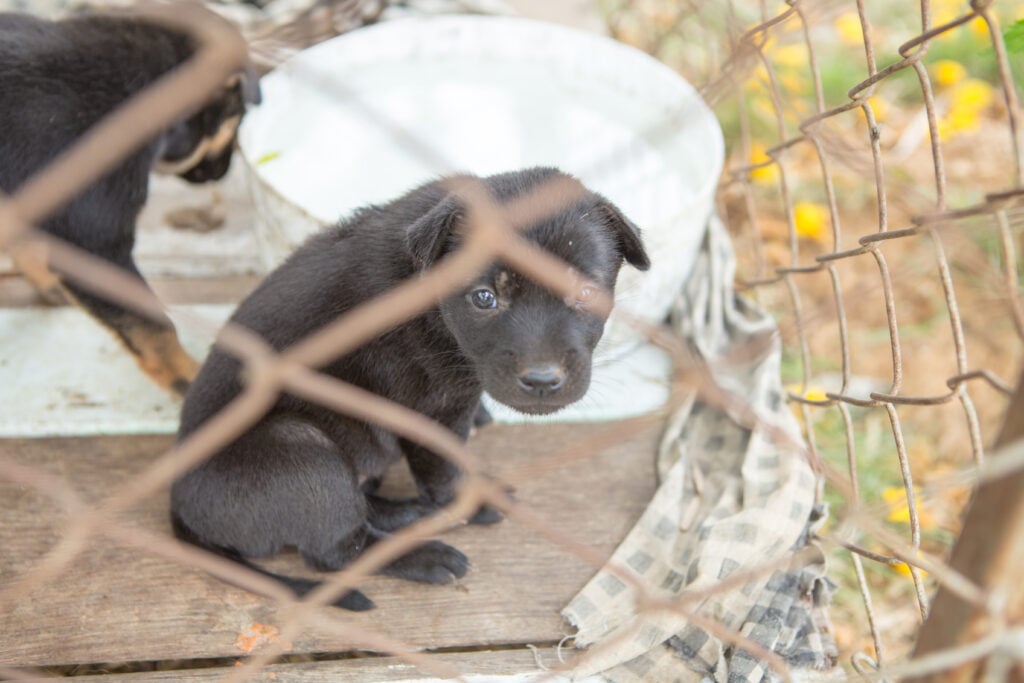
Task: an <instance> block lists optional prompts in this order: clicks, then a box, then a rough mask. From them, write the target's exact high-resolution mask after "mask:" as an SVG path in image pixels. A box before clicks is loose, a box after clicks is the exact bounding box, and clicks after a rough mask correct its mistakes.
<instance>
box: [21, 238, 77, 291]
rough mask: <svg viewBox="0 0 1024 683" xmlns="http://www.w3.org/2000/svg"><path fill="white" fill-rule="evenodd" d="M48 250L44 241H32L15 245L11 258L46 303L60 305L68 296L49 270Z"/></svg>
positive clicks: (55, 275) (58, 280)
mask: <svg viewBox="0 0 1024 683" xmlns="http://www.w3.org/2000/svg"><path fill="white" fill-rule="evenodd" d="M49 252H50V250H49V249H48V248H47V246H46V243H45V242H37V241H32V242H27V243H25V244H23V245H20V246H18V247H15V249H14V252H13V254H12V255H11V258H12V259H13V260H14V267H15V268H17V269H18V272H19V273H21V274H22V275H23V276H24V277H25V279H26V280H28V281H29V283H31V285H32V286H33V287H35V289H36V291H37V292H39V296H41V297H42V298H43V300H44V301H46V303H48V304H50V305H51V306H60V305H62V304H65V303H67V302H68V296H67V292H66V290H65V289H64V285H63V283H62V282H61V281H60V278H59V277H57V274H56V273H54V272H53V271H52V270H50V265H49V261H50V253H49Z"/></svg>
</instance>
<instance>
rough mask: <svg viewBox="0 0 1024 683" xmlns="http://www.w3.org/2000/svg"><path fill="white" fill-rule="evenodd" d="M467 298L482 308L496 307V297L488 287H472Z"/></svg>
mask: <svg viewBox="0 0 1024 683" xmlns="http://www.w3.org/2000/svg"><path fill="white" fill-rule="evenodd" d="M469 300H470V301H472V302H473V305H474V306H476V307H477V308H482V309H484V310H488V309H493V308H497V307H498V297H497V296H495V295H494V292H492V291H491V290H489V289H474V290H473V291H472V292H470V294H469Z"/></svg>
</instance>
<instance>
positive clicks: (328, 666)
mask: <svg viewBox="0 0 1024 683" xmlns="http://www.w3.org/2000/svg"><path fill="white" fill-rule="evenodd" d="M428 657H429V659H430V660H431V661H432V662H434V663H436V664H444V665H445V666H448V667H451V668H453V669H455V670H457V671H459V672H460V673H461V674H462V675H464V676H467V677H470V679H469V680H470V681H473V677H476V676H486V677H487V681H488V683H498V681H502V682H505V681H508V682H509V683H512V682H513V681H525V680H526V679H527V678H532V676H530V674H531V672H535V673H536V675H540V674H541V673H542V672H543V671H544V669H543V668H541V667H547V668H554V667H556V666H558V663H559V660H558V654H557V652H556V651H555V650H554V649H553V648H539V649H537V650H535V651H534V650H530V649H527V648H525V647H520V648H517V649H513V650H501V651H496V652H493V651H483V652H460V653H444V654H431V655H428ZM511 672H516V674H518V676H516V675H509V674H510V673H511ZM225 673H226V671H225V669H224V668H223V667H220V668H204V669H190V670H182V669H175V670H165V671H147V672H141V673H131V674H99V675H90V676H72V677H71V680H77V681H82V682H83V683H84V682H85V681H92V682H94V683H163V682H165V681H166V682H171V681H189V683H204V682H206V681H217V680H221V679H222V678H223V677H224V675H225ZM497 676H502V678H494V677H497ZM505 676H508V677H507V678H505ZM424 678H425V679H436V676H433V675H431V674H430V673H429V672H426V671H424V670H423V669H421V668H419V667H416V666H415V665H413V664H410V663H409V662H407V661H404V660H402V659H399V658H397V657H374V656H371V657H366V658H359V659H346V660H338V661H317V662H302V663H287V664H273V665H270V666H267V667H264V668H263V669H261V670H260V672H259V673H258V674H257V675H256V676H255V677H254V678H253V679H252V680H257V681H273V682H274V683H367V682H368V681H373V683H386V682H388V681H408V680H419V679H424ZM476 680H479V678H478V679H476ZM561 680H563V681H564V680H566V679H561ZM553 683H559V681H558V680H556V681H553Z"/></svg>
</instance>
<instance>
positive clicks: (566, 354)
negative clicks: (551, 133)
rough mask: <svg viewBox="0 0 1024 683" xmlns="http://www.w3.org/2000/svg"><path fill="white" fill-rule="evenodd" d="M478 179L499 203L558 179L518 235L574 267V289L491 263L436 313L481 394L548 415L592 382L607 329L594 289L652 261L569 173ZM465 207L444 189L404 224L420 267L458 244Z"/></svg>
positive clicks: (523, 201) (629, 228)
mask: <svg viewBox="0 0 1024 683" xmlns="http://www.w3.org/2000/svg"><path fill="white" fill-rule="evenodd" d="M478 182H479V181H478ZM482 182H483V185H484V186H485V187H486V188H487V189H488V190H489V193H490V195H491V198H492V199H493V200H494V201H495V203H496V204H497V205H498V206H500V207H505V208H511V207H513V206H529V204H530V202H531V197H532V196H534V197H538V198H540V196H541V194H542V193H544V189H545V185H546V184H550V183H557V184H558V185H559V187H560V190H558V191H556V193H555V194H560V195H561V199H562V201H558V200H557V198H556V201H555V202H554V203H553V206H555V207H557V208H554V209H552V210H551V211H543V210H542V211H540V212H539V213H541V214H546V215H543V216H542V217H540V218H539V219H538V220H535V221H531V222H529V223H528V225H527V227H526V228H525V230H523V231H522V234H523V236H525V237H526V238H527V239H529V240H531V241H532V242H534V243H536V244H537V245H539V246H540V247H541V248H543V249H545V250H546V251H549V252H551V253H552V254H553V255H555V256H557V257H558V258H560V259H562V260H563V261H565V262H567V263H568V264H569V265H570V266H572V269H573V275H574V277H575V279H576V281H577V282H578V283H579V286H578V288H577V290H576V294H575V296H573V297H561V296H558V295H556V294H554V293H552V292H551V291H550V290H548V289H547V288H545V287H543V286H541V285H539V284H537V283H535V282H533V281H532V280H530V279H529V278H527V277H525V276H523V275H521V274H519V273H517V272H516V271H514V270H512V269H511V268H509V267H508V266H507V265H505V264H503V263H500V262H498V263H494V264H491V265H490V267H488V268H487V269H486V270H484V271H483V272H482V273H480V274H479V275H478V276H476V277H475V278H473V280H472V282H471V284H470V285H469V286H468V287H466V288H465V289H464V290H463V291H461V292H460V293H459V294H457V295H455V296H452V297H449V298H448V299H446V300H444V301H443V302H441V304H440V311H441V316H442V318H443V319H444V322H445V325H446V326H447V328H448V329H449V330H450V332H451V333H452V335H453V336H454V337H455V339H456V340H457V342H458V344H459V346H460V347H461V349H462V352H463V353H464V354H465V355H466V356H467V357H468V358H469V359H470V360H471V361H472V362H473V364H474V366H475V367H476V369H477V374H478V376H479V379H480V381H481V383H482V384H483V387H484V390H485V391H487V392H488V393H489V394H490V395H491V396H493V397H494V398H495V399H497V400H498V401H501V402H502V403H504V404H506V405H508V406H510V407H512V408H514V409H516V410H519V411H520V412H524V413H530V414H535V415H541V414H546V413H552V412H555V411H557V410H559V409H561V408H563V407H565V406H567V405H569V404H571V403H573V402H575V401H577V400H579V399H580V398H581V397H582V396H583V395H584V394H585V393H586V391H587V388H588V387H589V386H590V373H591V355H592V353H593V350H594V347H595V346H596V345H597V342H598V340H599V339H600V338H601V334H602V332H603V331H604V319H603V317H602V316H601V315H600V314H598V312H597V311H595V310H593V308H592V304H593V300H592V299H593V295H594V293H595V291H596V288H598V287H600V288H603V289H604V290H606V291H608V292H613V291H614V288H615V280H616V276H617V275H618V272H619V269H620V267H621V266H622V264H623V263H624V262H627V263H629V264H631V265H633V266H635V267H636V268H639V269H640V270H646V269H647V268H648V267H649V266H650V260H649V259H648V256H647V253H646V251H645V250H644V247H643V243H642V242H641V239H640V231H639V229H638V228H637V226H636V225H634V224H633V223H632V221H630V220H629V219H628V218H626V217H625V216H624V215H623V214H622V212H621V211H619V209H618V208H617V207H616V206H615V205H614V204H612V203H611V202H610V201H608V200H607V199H605V198H604V197H602V196H601V195H598V194H595V193H593V192H590V191H588V190H586V188H584V187H583V186H582V185H581V184H580V183H579V182H578V181H577V180H575V179H574V178H571V177H570V176H567V175H565V174H562V173H560V172H558V171H555V170H553V169H530V170H528V171H519V172H516V173H507V174H502V175H498V176H491V177H489V178H486V179H483V180H482ZM547 187H548V188H550V187H552V185H547ZM534 192H536V193H538V194H536V195H531V193H534ZM548 199H550V195H549V196H548ZM465 207H466V204H465V200H464V199H463V198H460V196H459V195H458V194H451V195H449V196H447V197H446V198H445V199H444V200H442V201H441V202H440V203H439V204H438V205H437V206H435V207H434V209H433V210H431V211H430V212H429V213H428V214H427V215H425V216H423V217H422V218H421V219H419V220H418V221H417V222H416V223H414V224H413V225H412V226H411V227H410V229H409V231H408V233H407V245H408V248H409V253H410V256H411V257H412V260H413V262H414V264H415V265H416V267H417V268H419V269H421V270H425V269H427V268H429V267H430V266H431V265H433V264H434V263H435V262H436V261H437V260H439V259H440V258H441V257H443V256H444V255H445V254H446V253H448V252H450V251H452V250H454V249H456V248H457V247H458V246H459V244H460V243H461V242H463V241H464V239H465V237H466V229H467V219H466V217H467V215H469V212H468V211H467V210H466V208H465Z"/></svg>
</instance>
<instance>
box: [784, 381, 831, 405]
mask: <svg viewBox="0 0 1024 683" xmlns="http://www.w3.org/2000/svg"><path fill="white" fill-rule="evenodd" d="M786 389H788V390H789V392H790V393H791V394H796V395H798V396H802V397H803V398H805V399H807V400H808V401H827V400H828V396H826V395H825V390H824V389H822V388H821V387H816V386H814V385H811V386H809V387H807V388H806V389H804V391H803V393H800V385H799V384H787V385H786Z"/></svg>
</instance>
